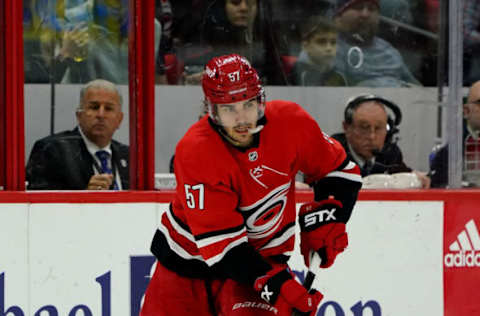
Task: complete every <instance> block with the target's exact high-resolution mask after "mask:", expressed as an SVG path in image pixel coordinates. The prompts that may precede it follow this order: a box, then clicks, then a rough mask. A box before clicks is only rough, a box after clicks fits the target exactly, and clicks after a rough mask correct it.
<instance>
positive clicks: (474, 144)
mask: <svg viewBox="0 0 480 316" xmlns="http://www.w3.org/2000/svg"><path fill="white" fill-rule="evenodd" d="M463 115H464V124H463V138H462V139H463V143H462V153H463V173H464V174H463V180H464V186H475V187H478V186H480V138H479V137H480V81H477V82H475V83H473V85H472V86H471V87H470V91H469V93H468V97H467V101H466V103H465V104H464V105H463ZM430 175H431V178H432V187H434V188H442V187H446V186H447V185H448V145H445V146H443V147H441V148H440V149H439V150H438V151H437V152H434V153H433V156H432V158H431V160H430Z"/></svg>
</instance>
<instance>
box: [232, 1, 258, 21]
mask: <svg viewBox="0 0 480 316" xmlns="http://www.w3.org/2000/svg"><path fill="white" fill-rule="evenodd" d="M225 12H226V13H227V17H228V20H229V21H230V23H232V25H233V26H237V27H247V26H250V25H252V24H253V21H254V20H255V16H256V15H257V0H226V1H225Z"/></svg>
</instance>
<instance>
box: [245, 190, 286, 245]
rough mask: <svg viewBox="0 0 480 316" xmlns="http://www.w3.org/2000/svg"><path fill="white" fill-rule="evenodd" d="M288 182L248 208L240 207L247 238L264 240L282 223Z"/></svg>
mask: <svg viewBox="0 0 480 316" xmlns="http://www.w3.org/2000/svg"><path fill="white" fill-rule="evenodd" d="M289 189H290V182H288V183H285V184H283V185H281V186H279V187H277V188H276V189H274V190H272V191H270V193H269V194H268V195H266V196H265V197H264V198H262V199H261V200H259V201H257V202H256V203H255V204H253V205H250V206H244V207H240V211H241V212H242V214H243V216H244V218H245V223H246V226H247V233H248V237H249V238H252V239H259V238H264V237H266V236H269V235H271V234H273V233H274V232H275V231H276V230H277V228H278V227H279V226H280V224H281V223H282V220H283V217H284V210H285V206H286V204H287V193H288V191H289Z"/></svg>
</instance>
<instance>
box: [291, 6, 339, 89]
mask: <svg viewBox="0 0 480 316" xmlns="http://www.w3.org/2000/svg"><path fill="white" fill-rule="evenodd" d="M301 34H302V50H301V52H300V54H299V56H298V59H297V61H296V63H295V65H294V67H293V69H292V73H291V74H290V76H289V77H290V79H289V82H290V83H291V84H293V85H300V86H345V85H346V83H345V78H344V77H343V76H342V75H341V74H340V73H338V72H337V71H336V70H335V67H334V66H335V54H336V52H337V30H336V28H335V25H334V24H333V23H332V22H330V21H329V20H327V19H326V18H324V17H322V16H318V15H314V16H311V17H310V18H308V19H307V20H306V22H305V23H304V24H303V25H302V27H301Z"/></svg>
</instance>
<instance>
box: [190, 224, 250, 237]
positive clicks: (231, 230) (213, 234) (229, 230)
mask: <svg viewBox="0 0 480 316" xmlns="http://www.w3.org/2000/svg"><path fill="white" fill-rule="evenodd" d="M239 231H240V232H241V231H245V226H244V224H241V225H238V226H235V227H230V228H226V229H221V230H215V231H211V232H208V233H205V234H198V235H195V239H196V240H202V239H209V238H211V237H216V236H220V235H228V234H231V233H237V232H239Z"/></svg>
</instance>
